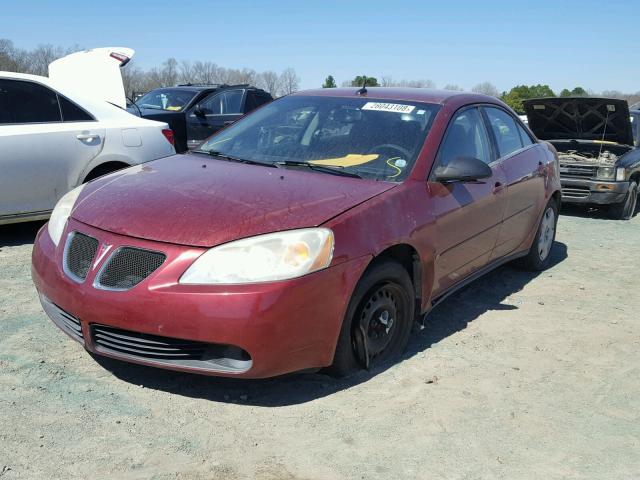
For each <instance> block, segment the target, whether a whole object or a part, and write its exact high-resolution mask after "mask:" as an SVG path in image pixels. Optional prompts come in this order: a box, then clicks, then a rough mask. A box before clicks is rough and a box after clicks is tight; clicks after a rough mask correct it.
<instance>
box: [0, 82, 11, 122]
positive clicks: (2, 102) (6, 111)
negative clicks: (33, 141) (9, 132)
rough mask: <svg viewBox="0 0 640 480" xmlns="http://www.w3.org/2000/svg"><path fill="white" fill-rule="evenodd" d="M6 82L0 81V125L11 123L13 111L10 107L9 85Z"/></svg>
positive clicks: (9, 83)
mask: <svg viewBox="0 0 640 480" xmlns="http://www.w3.org/2000/svg"><path fill="white" fill-rule="evenodd" d="M11 83H12V82H10V81H8V80H0V125H2V124H3V123H4V124H6V123H13V109H12V105H11V102H10V100H11V93H12V92H11V88H10V85H11Z"/></svg>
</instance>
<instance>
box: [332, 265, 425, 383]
mask: <svg viewBox="0 0 640 480" xmlns="http://www.w3.org/2000/svg"><path fill="white" fill-rule="evenodd" d="M414 304H415V297H414V294H413V285H412V283H411V278H410V277H409V274H408V273H407V271H406V270H405V269H404V268H403V267H402V266H401V265H399V264H397V263H394V262H389V261H384V262H380V263H377V264H374V265H373V266H371V267H370V268H369V269H368V270H367V271H366V272H365V274H364V275H363V277H362V279H361V280H360V282H359V283H358V285H357V287H356V289H355V291H354V293H353V295H352V297H351V301H350V303H349V307H348V308H347V314H346V315H345V319H344V321H343V325H342V329H341V331H340V336H339V338H338V344H337V346H336V352H335V355H334V361H333V364H332V365H331V367H329V368H328V369H327V370H328V373H330V374H332V375H335V376H345V375H348V374H350V373H353V372H355V371H357V370H359V369H361V368H366V369H369V368H372V367H375V366H379V365H381V364H383V363H385V362H387V361H390V360H392V359H394V358H396V357H397V356H399V355H400V354H401V353H402V352H403V351H404V349H405V347H406V345H407V342H408V340H409V334H410V333H411V326H412V322H413V318H414V309H415V305H414Z"/></svg>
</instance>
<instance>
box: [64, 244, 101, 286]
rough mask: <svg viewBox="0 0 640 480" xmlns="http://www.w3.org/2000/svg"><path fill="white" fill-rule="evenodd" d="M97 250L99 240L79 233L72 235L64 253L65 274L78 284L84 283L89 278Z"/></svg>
mask: <svg viewBox="0 0 640 480" xmlns="http://www.w3.org/2000/svg"><path fill="white" fill-rule="evenodd" d="M97 250H98V240H96V239H95V238H93V237H90V236H88V235H84V234H82V233H79V232H73V233H71V235H69V237H68V239H67V244H66V246H65V251H64V265H63V266H64V271H65V273H66V274H67V275H68V276H69V277H71V278H72V279H74V280H76V281H77V282H82V281H83V280H84V279H85V278H87V274H88V273H89V269H90V268H91V263H92V262H93V257H95V255H96V251H97Z"/></svg>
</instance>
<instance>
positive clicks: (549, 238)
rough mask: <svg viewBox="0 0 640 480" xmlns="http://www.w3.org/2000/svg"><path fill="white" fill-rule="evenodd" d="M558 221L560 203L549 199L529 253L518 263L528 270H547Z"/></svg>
mask: <svg viewBox="0 0 640 480" xmlns="http://www.w3.org/2000/svg"><path fill="white" fill-rule="evenodd" d="M557 223H558V205H557V204H556V201H555V200H554V199H551V200H549V203H547V206H546V207H545V209H544V213H543V214H542V218H541V219H540V223H539V224H538V231H537V232H536V236H535V238H534V239H533V244H532V245H531V249H530V250H529V253H528V254H527V255H526V256H525V257H523V258H521V259H520V261H519V262H518V264H519V265H520V266H521V267H522V268H525V269H526V270H532V271H540V270H545V269H546V268H548V267H549V264H550V263H551V250H552V248H553V243H554V242H555V239H556V224H557Z"/></svg>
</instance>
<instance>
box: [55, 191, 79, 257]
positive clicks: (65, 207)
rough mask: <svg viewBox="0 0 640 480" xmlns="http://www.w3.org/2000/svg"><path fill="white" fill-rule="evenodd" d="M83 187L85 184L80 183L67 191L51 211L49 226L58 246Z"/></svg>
mask: <svg viewBox="0 0 640 480" xmlns="http://www.w3.org/2000/svg"><path fill="white" fill-rule="evenodd" d="M83 188H84V185H80V186H79V187H76V188H74V189H73V190H71V191H70V192H67V193H65V194H64V195H63V196H62V198H61V199H60V200H58V203H57V204H56V206H55V208H54V209H53V212H51V218H49V223H48V224H47V227H48V230H49V236H50V237H51V240H53V243H55V244H56V246H57V245H58V243H60V237H62V232H63V231H64V227H65V225H66V224H67V219H68V218H69V215H70V214H71V210H73V206H74V205H75V204H76V200H77V199H78V196H79V195H80V192H82V189H83Z"/></svg>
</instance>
